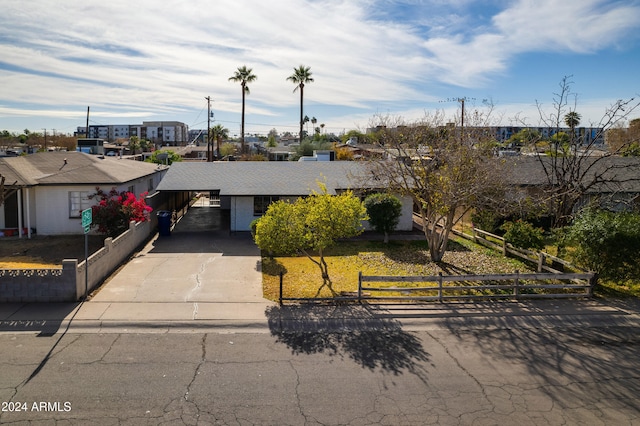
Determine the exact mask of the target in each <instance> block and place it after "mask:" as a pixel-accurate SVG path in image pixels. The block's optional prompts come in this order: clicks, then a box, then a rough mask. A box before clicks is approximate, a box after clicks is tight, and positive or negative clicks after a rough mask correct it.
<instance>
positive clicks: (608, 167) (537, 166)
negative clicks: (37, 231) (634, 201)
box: [504, 156, 640, 193]
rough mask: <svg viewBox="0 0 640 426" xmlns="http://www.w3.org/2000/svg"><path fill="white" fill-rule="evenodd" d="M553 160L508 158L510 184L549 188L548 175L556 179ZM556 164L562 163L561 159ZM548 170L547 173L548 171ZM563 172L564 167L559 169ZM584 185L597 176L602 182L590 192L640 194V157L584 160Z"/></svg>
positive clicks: (507, 174)
mask: <svg viewBox="0 0 640 426" xmlns="http://www.w3.org/2000/svg"><path fill="white" fill-rule="evenodd" d="M553 160H554V159H553V158H552V157H537V156H519V157H507V158H506V159H505V162H504V167H505V173H506V176H507V179H508V182H509V183H511V184H515V185H519V186H546V185H548V184H549V183H550V181H549V177H548V176H547V172H548V173H549V175H550V176H552V177H553V178H554V183H555V182H557V177H555V176H553V165H552V162H553ZM556 161H558V162H562V158H557V159H556ZM545 168H546V170H547V171H546V172H545ZM558 168H559V169H560V170H561V166H558ZM579 174H580V175H583V176H584V180H583V182H585V183H590V182H592V181H593V180H594V179H595V178H596V177H602V179H598V180H601V182H599V183H596V184H595V185H593V186H592V187H591V188H589V190H588V191H587V192H590V193H595V192H604V193H608V192H632V193H640V158H638V157H618V156H610V157H585V159H584V161H581V164H580V171H579Z"/></svg>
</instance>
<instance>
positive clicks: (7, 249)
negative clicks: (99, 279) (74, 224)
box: [0, 235, 105, 269]
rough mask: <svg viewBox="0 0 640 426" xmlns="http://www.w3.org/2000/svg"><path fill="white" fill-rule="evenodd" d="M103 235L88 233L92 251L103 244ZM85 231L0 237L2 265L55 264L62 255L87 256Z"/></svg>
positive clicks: (56, 264) (7, 266) (6, 266)
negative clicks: (72, 233)
mask: <svg viewBox="0 0 640 426" xmlns="http://www.w3.org/2000/svg"><path fill="white" fill-rule="evenodd" d="M104 239H105V237H104V236H102V235H90V236H89V255H91V254H92V253H95V252H96V251H98V250H99V249H100V248H102V247H103V246H104ZM84 256H85V250H84V235H65V236H33V237H32V238H31V239H28V238H26V237H25V238H17V237H5V238H0V268H9V269H10V268H34V267H36V268H37V267H56V266H61V265H62V260H63V259H78V260H80V261H82V260H84Z"/></svg>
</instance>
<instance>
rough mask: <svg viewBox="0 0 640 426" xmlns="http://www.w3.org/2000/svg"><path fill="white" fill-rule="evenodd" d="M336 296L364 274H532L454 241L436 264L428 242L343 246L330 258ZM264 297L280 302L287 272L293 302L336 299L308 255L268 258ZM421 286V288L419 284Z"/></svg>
mask: <svg viewBox="0 0 640 426" xmlns="http://www.w3.org/2000/svg"><path fill="white" fill-rule="evenodd" d="M325 260H326V261H327V264H328V265H329V275H330V277H331V280H332V283H333V289H334V291H335V292H336V293H340V292H355V291H357V289H358V272H360V271H362V273H363V274H365V275H437V274H438V273H439V272H442V273H443V274H491V273H512V272H514V271H515V270H519V271H521V272H528V271H531V269H530V268H529V267H527V266H526V265H524V264H523V263H521V262H518V261H516V260H514V259H508V258H504V257H502V256H501V255H500V254H498V253H495V252H492V251H490V250H487V249H483V248H481V247H478V246H475V245H474V244H473V243H469V242H466V241H464V240H460V241H451V242H450V245H449V251H447V253H446V254H445V256H444V259H443V262H441V263H438V264H436V263H434V262H431V261H430V259H429V252H428V249H427V246H426V243H425V242H424V241H392V242H390V243H389V244H388V245H385V244H383V243H379V242H367V241H354V242H347V243H341V244H339V246H337V247H334V248H333V249H332V250H330V251H329V252H328V253H327V254H326V255H325ZM262 270H263V275H262V276H263V289H264V297H266V298H268V299H271V300H278V294H279V273H280V271H283V272H284V273H285V275H284V285H283V296H284V297H292V298H311V297H331V292H330V291H329V289H327V288H326V287H325V288H323V289H322V291H321V292H320V293H318V289H319V288H320V287H321V286H322V278H321V276H320V269H319V268H318V266H317V265H315V264H314V263H313V262H312V261H311V260H309V259H308V258H307V257H275V258H268V257H263V265H262ZM414 285H415V284H414Z"/></svg>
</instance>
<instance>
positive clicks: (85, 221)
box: [82, 209, 93, 234]
mask: <svg viewBox="0 0 640 426" xmlns="http://www.w3.org/2000/svg"><path fill="white" fill-rule="evenodd" d="M92 221H93V217H92V215H91V209H86V210H82V227H83V228H84V232H85V234H86V233H87V232H89V227H90V226H91V222H92Z"/></svg>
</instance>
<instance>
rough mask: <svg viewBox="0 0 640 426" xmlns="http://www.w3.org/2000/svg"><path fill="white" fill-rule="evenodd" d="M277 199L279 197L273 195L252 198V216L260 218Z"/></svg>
mask: <svg viewBox="0 0 640 426" xmlns="http://www.w3.org/2000/svg"><path fill="white" fill-rule="evenodd" d="M279 199H280V197H278V196H273V195H260V196H257V197H253V215H254V216H262V215H263V214H265V212H266V211H267V207H269V204H271V203H273V202H276V201H278V200H279Z"/></svg>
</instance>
